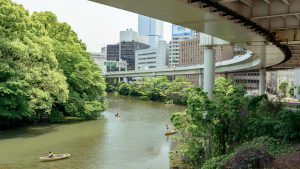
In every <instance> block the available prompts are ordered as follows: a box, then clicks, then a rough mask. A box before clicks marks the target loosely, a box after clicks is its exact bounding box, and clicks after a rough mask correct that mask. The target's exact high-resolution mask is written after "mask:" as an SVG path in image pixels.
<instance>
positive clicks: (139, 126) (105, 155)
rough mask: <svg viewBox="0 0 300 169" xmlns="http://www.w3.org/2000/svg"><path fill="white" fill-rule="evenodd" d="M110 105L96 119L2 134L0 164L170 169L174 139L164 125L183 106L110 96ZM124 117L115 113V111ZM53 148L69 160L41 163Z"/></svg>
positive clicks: (20, 168) (18, 167) (23, 167)
mask: <svg viewBox="0 0 300 169" xmlns="http://www.w3.org/2000/svg"><path fill="white" fill-rule="evenodd" d="M108 101H109V109H108V110H107V111H105V112H104V113H103V117H102V118H100V119H98V120H91V121H80V122H75V123H67V124H61V123H60V124H51V125H40V124H37V125H33V126H25V127H20V128H15V129H13V130H7V131H3V132H1V134H0V150H1V151H0V159H1V160H0V168H1V169H2V168H13V169H27V168H28V169H29V168H37V169H44V168H74V169H77V168H78V169H79V168H105V169H116V168H122V169H132V168H151V169H152V168H153V169H156V168H157V169H169V168H170V160H169V152H170V150H171V145H172V139H170V137H169V138H167V137H166V136H165V135H164V133H165V131H166V128H165V124H166V123H169V124H170V123H171V122H170V121H169V119H170V117H171V114H172V113H173V112H176V111H183V110H184V109H185V107H183V106H176V105H175V106H168V105H166V104H164V103H160V102H154V101H143V100H138V99H132V98H128V97H123V96H122V97H115V96H111V95H109V96H108ZM116 112H119V113H120V114H121V116H120V117H119V118H116V117H115V116H114V114H115V113H116ZM48 151H52V152H54V153H70V154H71V157H70V158H69V159H66V160H61V161H53V162H49V163H42V162H39V160H38V157H39V156H43V155H45V154H47V153H48Z"/></svg>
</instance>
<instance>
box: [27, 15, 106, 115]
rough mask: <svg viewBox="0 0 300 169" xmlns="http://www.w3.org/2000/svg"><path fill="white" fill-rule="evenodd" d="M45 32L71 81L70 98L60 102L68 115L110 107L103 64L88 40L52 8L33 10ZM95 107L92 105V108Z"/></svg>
mask: <svg viewBox="0 0 300 169" xmlns="http://www.w3.org/2000/svg"><path fill="white" fill-rule="evenodd" d="M32 18H33V20H34V21H36V22H40V25H41V27H42V28H44V29H45V30H46V34H47V35H48V36H49V37H50V38H52V44H53V49H54V53H55V55H56V58H57V60H58V66H59V68H60V69H62V70H63V73H64V75H65V76H66V77H67V82H68V84H69V90H70V99H69V100H68V101H67V102H66V103H64V104H61V105H58V106H60V107H63V109H64V110H65V113H66V114H68V115H75V116H79V117H82V118H84V119H94V118H97V117H99V116H100V113H101V112H102V111H104V110H105V109H106V108H107V103H106V101H105V99H104V98H105V96H106V92H105V88H106V86H105V81H104V78H103V77H102V75H101V70H100V68H99V67H98V66H97V65H96V63H95V62H94V61H93V59H92V58H91V57H90V55H89V54H88V53H87V52H86V47H85V44H83V43H82V42H81V41H80V40H79V39H78V37H77V34H76V33H75V32H74V31H73V30H72V29H71V27H70V26H69V25H68V24H66V23H60V22H58V21H57V18H56V16H55V15H54V14H52V13H51V12H40V13H33V15H32ZM91 107H93V108H91Z"/></svg>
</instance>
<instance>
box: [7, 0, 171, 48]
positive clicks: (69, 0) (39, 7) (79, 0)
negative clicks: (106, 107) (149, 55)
mask: <svg viewBox="0 0 300 169" xmlns="http://www.w3.org/2000/svg"><path fill="white" fill-rule="evenodd" d="M12 1H13V2H16V3H19V4H22V5H23V6H24V7H25V8H26V9H27V10H29V11H30V13H32V12H33V11H52V12H53V13H55V14H56V15H57V17H58V20H59V21H61V22H67V23H68V24H70V25H71V26H72V28H73V30H74V31H75V32H76V33H77V34H78V36H79V38H80V39H82V40H83V42H85V43H86V45H87V47H88V51H90V52H99V51H100V50H101V47H103V46H106V45H107V44H114V43H117V42H118V40H119V32H120V31H121V30H125V29H127V28H132V29H133V30H134V31H137V19H138V17H137V14H135V13H131V12H127V11H124V10H120V9H116V8H112V7H108V6H105V5H101V4H98V3H94V2H90V1H88V0H12ZM164 38H165V40H167V41H169V40H170V38H171V24H169V23H165V24H164Z"/></svg>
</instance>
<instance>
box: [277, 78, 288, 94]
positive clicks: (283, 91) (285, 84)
mask: <svg viewBox="0 0 300 169" xmlns="http://www.w3.org/2000/svg"><path fill="white" fill-rule="evenodd" d="M288 85H289V84H288V82H287V81H282V82H281V83H280V85H279V90H280V92H281V94H282V95H283V97H285V96H286V93H287V89H288Z"/></svg>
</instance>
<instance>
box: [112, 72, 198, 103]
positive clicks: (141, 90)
mask: <svg viewBox="0 0 300 169" xmlns="http://www.w3.org/2000/svg"><path fill="white" fill-rule="evenodd" d="M107 86H108V87H107V91H108V92H113V91H117V92H118V93H119V94H121V95H125V96H132V97H138V98H140V99H144V100H153V101H165V102H168V103H174V104H183V105H185V104H186V103H187V95H188V93H189V92H190V91H191V90H193V89H194V86H193V85H192V84H191V82H188V81H187V80H186V79H185V78H184V77H176V79H175V80H173V81H172V82H171V81H169V80H168V79H167V77H165V76H161V77H156V78H144V79H143V80H141V81H135V82H130V83H124V82H121V83H120V84H118V83H117V81H116V80H112V81H108V85H107Z"/></svg>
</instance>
